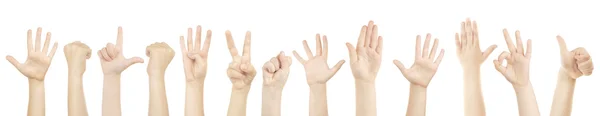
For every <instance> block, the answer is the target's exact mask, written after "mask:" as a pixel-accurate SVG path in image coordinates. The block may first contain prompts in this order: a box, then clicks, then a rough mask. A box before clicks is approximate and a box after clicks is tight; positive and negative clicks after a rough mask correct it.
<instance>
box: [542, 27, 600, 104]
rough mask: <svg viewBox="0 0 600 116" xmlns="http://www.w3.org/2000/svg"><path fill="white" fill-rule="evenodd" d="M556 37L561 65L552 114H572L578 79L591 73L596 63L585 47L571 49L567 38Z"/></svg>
mask: <svg viewBox="0 0 600 116" xmlns="http://www.w3.org/2000/svg"><path fill="white" fill-rule="evenodd" d="M556 39H557V41H558V45H559V46H560V48H559V49H560V56H561V67H560V70H559V73H558V81H557V82H556V89H555V90H554V100H553V101H552V109H551V110H550V116H570V115H571V110H572V106H573V93H574V92H575V83H576V79H577V78H579V77H581V76H589V75H591V74H592V71H593V70H594V65H593V63H592V58H591V56H590V54H589V53H588V52H587V50H585V48H582V47H578V48H576V49H574V50H571V51H569V49H568V48H567V44H566V43H565V40H564V39H563V38H562V37H561V36H556Z"/></svg>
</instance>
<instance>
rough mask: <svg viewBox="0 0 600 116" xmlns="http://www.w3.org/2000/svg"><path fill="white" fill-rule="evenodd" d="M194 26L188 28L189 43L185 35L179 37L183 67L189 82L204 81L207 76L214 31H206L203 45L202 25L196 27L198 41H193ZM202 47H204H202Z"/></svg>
mask: <svg viewBox="0 0 600 116" xmlns="http://www.w3.org/2000/svg"><path fill="white" fill-rule="evenodd" d="M192 34H193V31H192V28H188V35H187V36H188V37H187V45H186V42H185V40H184V37H183V36H181V37H179V46H180V47H181V55H182V57H183V69H184V72H185V77H186V80H187V82H193V81H204V78H205V77H206V67H207V63H208V62H207V58H208V49H209V48H210V41H211V38H212V31H211V30H208V31H206V38H205V40H204V45H203V47H202V46H201V44H200V40H201V38H202V36H201V35H202V27H200V26H197V27H196V38H195V39H196V41H195V42H194V41H193V39H192V38H193V36H192ZM186 46H187V47H186ZM201 47H202V48H201Z"/></svg>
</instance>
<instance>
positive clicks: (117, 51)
mask: <svg viewBox="0 0 600 116" xmlns="http://www.w3.org/2000/svg"><path fill="white" fill-rule="evenodd" d="M123 48H124V47H123V28H122V27H119V28H118V32H117V45H114V44H112V43H107V44H106V46H105V47H104V48H102V49H101V50H98V57H99V58H100V64H101V65H102V72H103V73H104V75H120V74H121V72H123V71H124V70H125V69H127V68H128V67H129V66H131V65H133V64H136V63H144V59H142V58H140V57H132V58H128V59H126V58H125V56H123ZM115 77H117V76H115Z"/></svg>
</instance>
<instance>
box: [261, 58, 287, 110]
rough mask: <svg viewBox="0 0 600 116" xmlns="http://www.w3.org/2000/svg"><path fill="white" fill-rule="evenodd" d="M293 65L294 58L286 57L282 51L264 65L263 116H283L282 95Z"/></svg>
mask: <svg viewBox="0 0 600 116" xmlns="http://www.w3.org/2000/svg"><path fill="white" fill-rule="evenodd" d="M291 64H292V58H291V57H289V56H285V54H284V53H283V51H282V52H281V53H279V55H277V56H276V57H273V58H271V60H269V61H267V62H266V63H265V65H263V68H262V69H263V93H262V95H263V96H262V115H263V116H281V93H282V91H283V86H284V85H285V82H286V81H287V78H288V75H289V73H290V65H291Z"/></svg>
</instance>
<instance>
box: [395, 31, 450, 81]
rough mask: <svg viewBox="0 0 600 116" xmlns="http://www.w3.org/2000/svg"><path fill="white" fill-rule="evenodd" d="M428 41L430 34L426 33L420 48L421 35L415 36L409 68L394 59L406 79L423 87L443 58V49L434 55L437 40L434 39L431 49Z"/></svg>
mask: <svg viewBox="0 0 600 116" xmlns="http://www.w3.org/2000/svg"><path fill="white" fill-rule="evenodd" d="M430 41H431V34H427V36H426V37H425V43H423V48H421V36H417V43H416V47H415V61H414V63H413V65H412V66H411V67H410V68H408V69H407V68H405V67H404V64H402V62H400V61H398V60H394V64H395V65H396V66H397V67H398V69H400V71H401V72H402V75H404V77H405V78H406V79H407V80H408V81H410V82H411V83H413V84H416V85H419V86H421V87H424V88H427V86H428V85H429V82H430V81H431V79H432V78H433V76H434V75H435V73H436V72H437V69H438V67H439V65H440V63H441V62H442V59H443V58H444V49H441V50H440V54H439V55H438V56H437V58H436V57H435V55H436V51H437V47H438V41H439V40H438V39H435V40H434V41H433V47H432V48H431V51H430V50H429V42H430ZM434 58H435V59H434Z"/></svg>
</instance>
